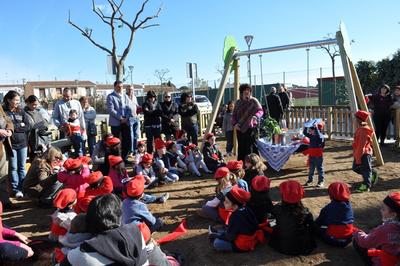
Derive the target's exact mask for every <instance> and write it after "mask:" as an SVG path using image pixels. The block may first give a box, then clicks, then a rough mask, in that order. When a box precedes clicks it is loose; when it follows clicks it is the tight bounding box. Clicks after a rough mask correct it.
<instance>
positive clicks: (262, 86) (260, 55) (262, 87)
mask: <svg viewBox="0 0 400 266" xmlns="http://www.w3.org/2000/svg"><path fill="white" fill-rule="evenodd" d="M258 56H259V57H260V73H261V93H260V96H261V102H262V100H263V99H264V98H263V94H264V76H263V68H262V54H259V55H258Z"/></svg>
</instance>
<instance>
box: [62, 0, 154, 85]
mask: <svg viewBox="0 0 400 266" xmlns="http://www.w3.org/2000/svg"><path fill="white" fill-rule="evenodd" d="M107 2H108V4H109V6H110V8H111V15H106V14H104V12H103V10H102V8H100V7H99V6H96V4H95V1H94V0H92V11H93V12H94V13H95V14H96V15H97V16H98V17H99V18H100V19H101V21H102V22H103V23H105V24H107V25H108V27H109V28H110V29H111V41H112V47H111V48H107V47H106V46H105V45H102V44H100V43H99V42H97V41H96V40H95V39H94V38H93V37H92V31H93V30H92V29H91V28H88V27H84V28H82V27H80V26H78V25H76V24H75V23H74V22H72V20H71V12H69V14H68V23H69V24H71V25H72V26H73V27H74V28H76V29H77V30H79V31H80V32H81V33H82V35H83V36H84V37H85V38H87V39H88V40H89V41H90V42H91V43H92V44H93V45H94V46H96V47H97V48H99V49H101V50H103V51H105V52H106V53H107V54H109V55H110V56H111V57H112V61H113V63H114V65H115V66H116V79H117V80H122V78H123V72H124V71H123V70H124V62H125V60H126V58H127V56H128V54H129V52H130V51H131V49H132V44H133V39H134V36H135V33H136V31H137V30H138V29H146V28H149V27H154V26H159V24H148V22H149V21H151V20H153V19H155V18H157V17H158V15H159V14H160V12H161V7H160V8H158V10H157V12H155V14H154V15H152V16H147V17H145V18H141V16H142V15H143V11H144V10H145V8H146V4H147V3H148V2H149V0H145V1H143V3H142V5H141V7H140V9H139V11H137V13H136V15H135V16H134V17H133V19H132V20H131V21H128V20H127V19H125V18H124V14H123V13H122V10H121V7H122V5H123V3H124V0H120V1H119V3H117V2H116V1H115V0H107ZM124 25H125V26H126V27H128V29H129V31H130V35H129V41H128V43H127V44H126V47H125V48H124V49H123V52H122V55H121V56H118V45H117V31H116V30H117V28H122V27H123V26H124ZM121 51H122V50H121Z"/></svg>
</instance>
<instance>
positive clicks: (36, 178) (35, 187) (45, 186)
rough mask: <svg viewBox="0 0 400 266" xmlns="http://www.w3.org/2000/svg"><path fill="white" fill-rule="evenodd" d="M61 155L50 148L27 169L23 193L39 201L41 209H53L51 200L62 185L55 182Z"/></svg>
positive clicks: (54, 148)
mask: <svg viewBox="0 0 400 266" xmlns="http://www.w3.org/2000/svg"><path fill="white" fill-rule="evenodd" d="M62 161H63V155H62V153H61V151H60V150H59V149H58V148H56V147H50V148H49V149H48V150H47V151H46V152H45V153H44V154H43V155H42V156H40V157H36V158H35V160H33V162H32V165H31V166H30V167H29V170H28V173H26V177H25V179H24V183H23V193H24V194H25V195H27V196H28V197H30V198H36V199H38V200H39V206H41V207H48V208H51V207H53V200H54V198H55V197H56V194H57V192H58V191H59V190H60V189H61V188H62V186H63V184H62V183H60V182H59V181H58V180H57V173H58V171H59V169H60V167H61V164H62Z"/></svg>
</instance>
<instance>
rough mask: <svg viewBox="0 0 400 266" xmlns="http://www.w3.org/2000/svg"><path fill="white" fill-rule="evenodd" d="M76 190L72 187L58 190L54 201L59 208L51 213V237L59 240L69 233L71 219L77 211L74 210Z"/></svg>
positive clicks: (53, 239)
mask: <svg viewBox="0 0 400 266" xmlns="http://www.w3.org/2000/svg"><path fill="white" fill-rule="evenodd" d="M76 197H77V195H76V192H75V190H73V189H71V188H64V189H62V190H60V192H58V194H57V196H56V198H55V199H54V201H53V204H54V207H56V208H57V210H56V211H55V212H54V213H53V214H52V215H51V219H52V223H51V229H50V235H49V239H50V240H52V241H56V242H58V238H59V237H60V236H63V235H65V234H66V233H67V231H68V230H69V229H70V227H71V221H72V219H74V218H75V216H76V213H75V212H74V210H73V207H74V205H75V204H76Z"/></svg>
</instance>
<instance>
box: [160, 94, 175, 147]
mask: <svg viewBox="0 0 400 266" xmlns="http://www.w3.org/2000/svg"><path fill="white" fill-rule="evenodd" d="M161 110H162V116H161V132H162V133H163V134H164V135H165V138H166V139H167V140H171V139H172V137H173V136H175V132H176V130H178V105H177V104H176V103H175V102H174V101H172V99H171V93H170V92H165V93H164V101H163V102H162V103H161Z"/></svg>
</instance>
